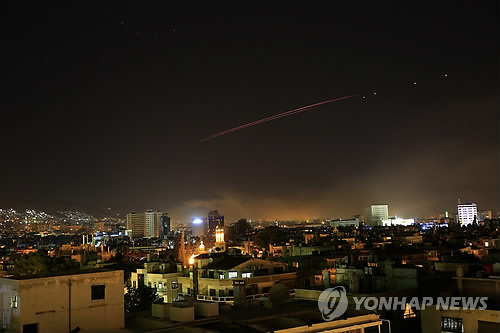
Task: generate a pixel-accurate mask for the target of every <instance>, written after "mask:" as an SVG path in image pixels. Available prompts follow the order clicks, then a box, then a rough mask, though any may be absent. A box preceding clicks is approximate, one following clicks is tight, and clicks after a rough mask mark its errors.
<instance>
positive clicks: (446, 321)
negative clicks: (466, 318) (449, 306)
mask: <svg viewBox="0 0 500 333" xmlns="http://www.w3.org/2000/svg"><path fill="white" fill-rule="evenodd" d="M441 331H442V332H450V333H463V332H464V326H463V321H462V319H461V318H453V317H442V318H441Z"/></svg>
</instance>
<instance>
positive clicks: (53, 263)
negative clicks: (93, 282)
mask: <svg viewBox="0 0 500 333" xmlns="http://www.w3.org/2000/svg"><path fill="white" fill-rule="evenodd" d="M78 267H79V265H78V264H77V263H76V262H75V261H74V260H65V259H64V258H52V257H49V256H48V255H47V253H44V252H43V251H38V252H35V253H30V254H27V255H24V256H22V257H21V258H20V259H19V260H18V261H17V262H16V263H15V266H14V268H13V269H12V270H10V272H9V273H10V274H13V275H16V276H26V275H48V274H51V273H58V272H65V271H69V270H72V269H75V268H78Z"/></svg>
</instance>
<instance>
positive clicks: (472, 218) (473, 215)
mask: <svg viewBox="0 0 500 333" xmlns="http://www.w3.org/2000/svg"><path fill="white" fill-rule="evenodd" d="M457 208H458V222H459V223H460V225H467V224H471V223H473V222H477V205H476V204H475V203H473V202H468V203H463V204H462V203H459V204H458V206H457Z"/></svg>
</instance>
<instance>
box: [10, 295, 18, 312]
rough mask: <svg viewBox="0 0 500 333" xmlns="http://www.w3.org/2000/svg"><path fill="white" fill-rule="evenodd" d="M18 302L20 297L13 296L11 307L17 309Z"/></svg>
mask: <svg viewBox="0 0 500 333" xmlns="http://www.w3.org/2000/svg"><path fill="white" fill-rule="evenodd" d="M18 302H19V297H18V296H12V297H11V298H10V304H11V307H12V308H13V309H17V306H18Z"/></svg>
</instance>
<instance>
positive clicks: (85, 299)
mask: <svg viewBox="0 0 500 333" xmlns="http://www.w3.org/2000/svg"><path fill="white" fill-rule="evenodd" d="M0 327H1V328H3V329H5V330H6V331H7V332H39V333H45V332H47V333H59V332H61V333H67V332H70V331H72V330H74V329H76V328H80V329H81V330H82V331H90V332H103V331H106V330H113V329H120V328H124V327H125V310H124V303H123V271H107V272H94V273H82V274H72V275H60V276H50V277H41V278H20V279H16V278H0Z"/></svg>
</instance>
